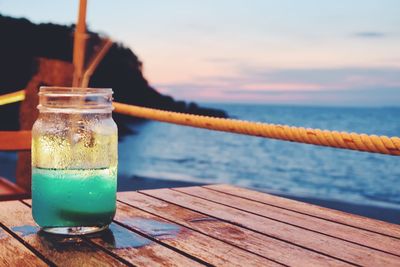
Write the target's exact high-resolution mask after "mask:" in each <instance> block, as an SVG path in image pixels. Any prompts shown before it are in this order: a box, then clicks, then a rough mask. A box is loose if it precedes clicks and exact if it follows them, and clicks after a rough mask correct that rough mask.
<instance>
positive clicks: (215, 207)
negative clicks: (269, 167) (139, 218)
mask: <svg viewBox="0 0 400 267" xmlns="http://www.w3.org/2000/svg"><path fill="white" fill-rule="evenodd" d="M141 192H142V193H144V194H147V195H149V196H153V197H157V198H159V199H161V200H164V201H168V202H171V203H174V204H177V205H180V206H183V207H186V208H189V209H192V210H195V211H198V212H201V213H203V214H206V215H208V216H213V217H216V218H220V219H223V220H226V221H228V222H231V223H234V224H236V225H240V226H242V227H246V228H248V229H250V230H254V231H257V232H260V233H263V234H266V235H268V236H271V237H275V238H279V239H281V240H285V241H287V242H290V243H294V244H297V245H300V246H303V247H306V248H308V249H311V250H314V251H318V252H321V253H324V254H325V255H329V256H332V257H335V258H338V259H341V260H344V261H347V262H350V263H353V264H358V265H364V266H396V265H398V264H399V262H400V257H398V256H394V255H391V254H388V253H385V252H381V251H377V250H374V249H371V248H367V247H363V246H361V245H358V244H353V243H350V242H347V241H343V240H340V239H336V238H333V237H330V236H326V235H323V234H320V233H316V232H312V231H309V230H306V229H303V228H299V227H297V226H292V225H288V224H285V223H282V222H278V221H275V220H271V219H268V218H265V217H261V216H258V215H255V214H251V213H248V212H245V211H241V210H238V209H235V208H231V207H227V206H225V205H221V204H218V203H213V202H210V201H207V200H204V199H200V198H197V197H193V196H190V195H187V194H184V193H181V192H177V191H173V190H170V189H157V190H146V191H141Z"/></svg>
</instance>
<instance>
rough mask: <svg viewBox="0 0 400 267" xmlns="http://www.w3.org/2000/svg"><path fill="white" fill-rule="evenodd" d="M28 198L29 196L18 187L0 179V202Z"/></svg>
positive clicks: (4, 179)
mask: <svg viewBox="0 0 400 267" xmlns="http://www.w3.org/2000/svg"><path fill="white" fill-rule="evenodd" d="M28 196H29V194H28V193H27V192H25V191H24V190H23V189H22V188H20V187H19V186H18V185H16V184H14V183H12V182H10V181H8V180H7V179H6V178H3V177H0V201H4V200H13V199H14V200H15V199H21V198H24V197H28Z"/></svg>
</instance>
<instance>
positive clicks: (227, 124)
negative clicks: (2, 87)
mask: <svg viewBox="0 0 400 267" xmlns="http://www.w3.org/2000/svg"><path fill="white" fill-rule="evenodd" d="M8 95H10V94H8ZM21 95H23V96H24V95H25V92H24V91H23V90H21V91H18V92H15V93H13V94H12V97H14V101H11V99H8V101H7V95H3V96H0V105H1V104H2V103H11V102H15V101H20V100H22V99H21ZM16 96H19V98H18V97H16ZM10 101H11V102H10ZM113 105H114V108H115V110H114V111H115V112H116V113H119V114H124V115H128V116H134V117H139V118H143V119H149V120H156V121H161V122H167V123H173V124H178V125H184V126H191V127H196V128H203V129H209V130H215V131H222V132H229V133H237V134H244V135H251V136H258V137H264V138H272V139H277V140H284V141H290V142H298V143H305V144H312V145H319V146H326V147H335V148H342V149H351V150H358V151H365V152H372V153H380V154H387V155H394V156H400V138H399V137H396V136H393V137H387V136H377V135H367V134H358V133H347V132H338V131H328V130H320V129H312V128H304V127H293V126H288V125H279V124H278V125H277V124H270V123H260V122H251V121H243V120H237V119H225V118H215V117H208V116H200V115H193V114H185V113H178V112H171V111H164V110H158V109H152V108H145V107H139V106H134V105H128V104H122V103H118V102H114V104H113Z"/></svg>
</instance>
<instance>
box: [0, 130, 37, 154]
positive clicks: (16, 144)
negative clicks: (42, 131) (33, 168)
mask: <svg viewBox="0 0 400 267" xmlns="http://www.w3.org/2000/svg"><path fill="white" fill-rule="evenodd" d="M30 149H31V131H0V151H1V150H4V151H17V150H30Z"/></svg>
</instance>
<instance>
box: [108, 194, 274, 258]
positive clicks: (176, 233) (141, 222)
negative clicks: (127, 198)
mask: <svg viewBox="0 0 400 267" xmlns="http://www.w3.org/2000/svg"><path fill="white" fill-rule="evenodd" d="M131 194H135V193H133V192H131ZM165 205H167V204H165ZM118 210H119V213H118V214H117V216H116V218H115V220H116V221H117V222H119V223H121V224H122V225H124V226H127V227H130V228H132V229H135V230H137V231H139V232H141V233H143V234H146V235H150V236H152V237H153V238H155V239H157V240H158V241H160V242H162V243H163V244H166V245H168V246H171V247H175V248H176V249H178V250H180V251H183V252H185V253H187V254H189V255H192V256H194V257H196V258H199V259H201V260H203V261H205V262H208V263H209V264H212V265H218V266H243V265H247V266H282V265H280V264H278V263H275V262H273V261H270V260H268V259H266V258H263V257H260V256H257V255H255V254H251V253H249V252H247V251H244V250H242V249H240V248H237V247H235V246H232V245H230V244H227V243H225V242H222V241H220V240H217V239H214V238H211V237H208V236H206V235H203V234H201V233H198V232H196V231H193V230H191V229H189V228H186V227H182V226H179V225H177V224H174V223H171V222H168V221H166V220H164V219H162V218H160V217H158V216H155V215H152V214H150V213H147V212H144V211H141V210H139V209H136V208H133V207H131V206H129V205H126V204H123V203H118Z"/></svg>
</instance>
